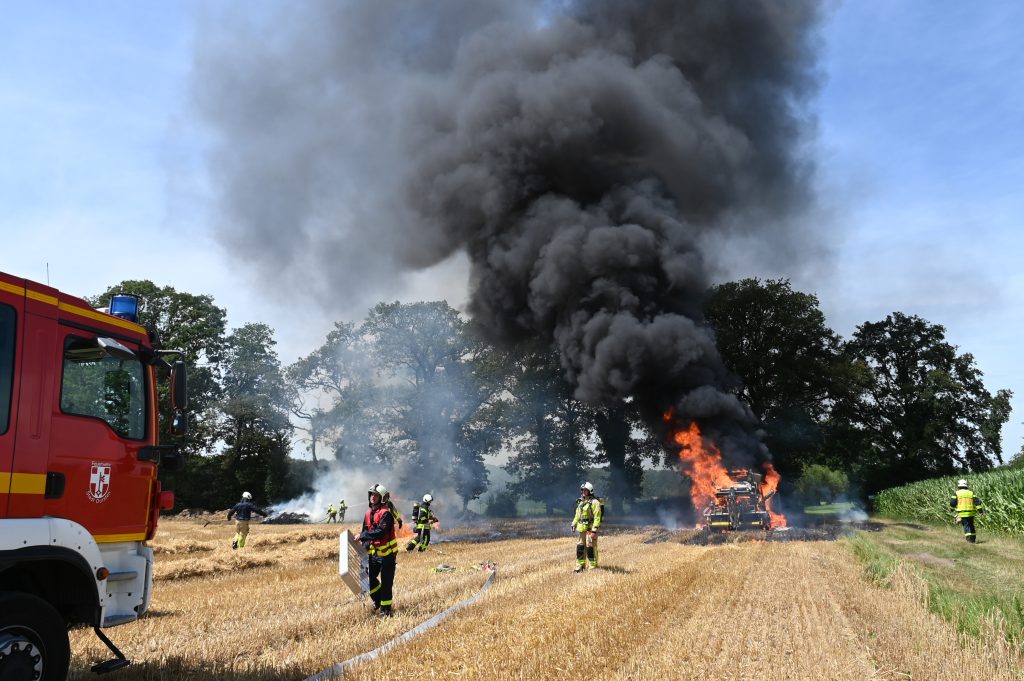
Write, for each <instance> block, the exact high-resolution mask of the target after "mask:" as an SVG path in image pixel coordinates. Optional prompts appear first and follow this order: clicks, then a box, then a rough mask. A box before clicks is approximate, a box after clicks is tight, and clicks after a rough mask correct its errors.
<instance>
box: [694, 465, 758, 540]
mask: <svg viewBox="0 0 1024 681" xmlns="http://www.w3.org/2000/svg"><path fill="white" fill-rule="evenodd" d="M729 478H730V479H731V480H732V484H729V485H726V486H724V487H717V488H716V489H715V497H714V499H713V500H712V501H711V502H710V503H709V504H708V505H707V507H705V509H704V523H705V525H706V526H707V528H708V529H709V530H711V531H713V532H714V531H725V530H769V529H771V523H772V521H771V516H770V514H769V513H768V508H767V501H768V499H770V498H771V497H772V496H773V495H774V494H775V492H774V491H772V492H769V493H768V494H767V495H765V496H762V495H761V479H762V476H761V475H759V474H757V473H752V472H750V471H747V470H735V471H729Z"/></svg>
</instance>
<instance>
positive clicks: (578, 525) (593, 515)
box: [571, 482, 601, 572]
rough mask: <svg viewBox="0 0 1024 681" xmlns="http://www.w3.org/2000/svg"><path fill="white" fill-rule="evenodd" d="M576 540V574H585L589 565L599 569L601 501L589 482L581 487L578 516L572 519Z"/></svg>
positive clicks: (577, 506)
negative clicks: (598, 534)
mask: <svg viewBox="0 0 1024 681" xmlns="http://www.w3.org/2000/svg"><path fill="white" fill-rule="evenodd" d="M571 527H572V531H573V532H576V533H578V538H577V540H576V572H583V570H584V569H585V568H586V567H587V563H589V564H590V567H591V568H596V567H597V529H598V528H599V527H601V500H600V499H598V498H597V497H595V496H594V486H593V485H592V484H590V483H589V482H585V483H583V484H582V485H580V498H579V499H577V500H576V515H575V517H574V518H573V519H572V525H571Z"/></svg>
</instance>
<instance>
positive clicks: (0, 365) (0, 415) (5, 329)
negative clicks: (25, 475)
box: [0, 282, 24, 518]
mask: <svg viewBox="0 0 1024 681" xmlns="http://www.w3.org/2000/svg"><path fill="white" fill-rule="evenodd" d="M11 288H13V286H12V287H11ZM23 296H24V293H21V294H20V295H16V294H15V293H14V292H13V291H10V290H8V288H6V287H4V286H3V282H0V518H5V517H7V504H8V499H9V494H10V491H11V481H12V479H13V476H12V471H13V470H14V432H15V429H14V424H15V419H16V417H17V409H16V402H15V396H16V390H15V388H16V385H15V383H16V382H15V380H14V377H15V375H16V374H15V371H16V367H17V365H18V362H17V361H16V360H17V355H16V354H15V353H16V352H17V348H18V344H17V343H16V342H15V341H16V339H17V334H18V329H19V325H18V320H19V317H20V316H21V309H22V307H23V306H22V301H23Z"/></svg>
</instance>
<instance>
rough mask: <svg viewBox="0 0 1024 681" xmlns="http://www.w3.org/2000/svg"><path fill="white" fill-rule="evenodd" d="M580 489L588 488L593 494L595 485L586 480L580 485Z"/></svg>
mask: <svg viewBox="0 0 1024 681" xmlns="http://www.w3.org/2000/svg"><path fill="white" fill-rule="evenodd" d="M580 489H581V490H584V489H585V490H587V491H588V492H590V493H591V494H593V493H594V486H593V485H591V484H590V483H589V482H585V483H583V484H582V485H580Z"/></svg>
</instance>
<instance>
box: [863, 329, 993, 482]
mask: <svg viewBox="0 0 1024 681" xmlns="http://www.w3.org/2000/svg"><path fill="white" fill-rule="evenodd" d="M846 352H847V354H848V355H849V357H850V358H851V360H852V361H853V362H854V363H855V364H856V365H857V366H858V367H859V368H860V377H859V383H860V388H861V389H860V390H859V392H858V395H857V397H856V399H854V400H852V401H851V402H850V403H849V406H850V413H849V414H848V416H849V420H850V422H851V424H852V427H853V430H854V431H855V433H854V435H855V439H854V442H855V443H856V448H855V450H853V451H850V452H849V456H850V459H851V463H854V464H855V468H856V469H858V472H859V474H860V477H861V479H862V480H864V482H865V486H866V487H867V489H868V490H869V491H873V490H877V489H881V488H883V487H887V486H890V485H892V483H893V482H896V483H900V482H909V481H913V480H919V479H921V478H927V477H935V476H939V475H952V474H953V473H955V472H956V471H959V470H963V469H969V470H973V471H983V470H987V469H989V468H991V467H992V466H993V462H994V461H1001V460H1002V459H1001V456H1002V446H1001V441H1000V430H1001V428H1002V425H1003V424H1004V423H1006V421H1007V419H1008V418H1009V413H1010V397H1011V396H1012V393H1011V392H1010V391H1009V390H999V391H997V392H996V394H995V395H993V394H991V393H990V392H989V391H988V390H987V389H986V388H985V385H984V383H983V382H982V374H981V371H980V370H979V369H978V368H977V367H976V366H975V364H974V357H973V356H971V355H970V354H967V353H964V354H960V353H958V352H957V348H956V347H955V346H953V345H951V344H949V343H948V342H946V340H945V329H944V328H943V327H942V326H940V325H937V324H931V323H929V322H927V321H925V320H923V319H921V318H920V317H915V316H908V315H904V314H902V313H899V312H895V313H893V314H891V315H889V316H888V317H886V318H885V320H883V321H881V322H877V323H864V324H862V325H860V326H859V327H858V328H857V331H856V333H855V334H854V337H853V339H852V340H851V341H850V342H849V343H848V344H847V346H846Z"/></svg>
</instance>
